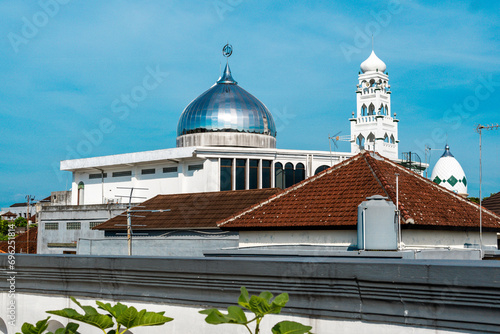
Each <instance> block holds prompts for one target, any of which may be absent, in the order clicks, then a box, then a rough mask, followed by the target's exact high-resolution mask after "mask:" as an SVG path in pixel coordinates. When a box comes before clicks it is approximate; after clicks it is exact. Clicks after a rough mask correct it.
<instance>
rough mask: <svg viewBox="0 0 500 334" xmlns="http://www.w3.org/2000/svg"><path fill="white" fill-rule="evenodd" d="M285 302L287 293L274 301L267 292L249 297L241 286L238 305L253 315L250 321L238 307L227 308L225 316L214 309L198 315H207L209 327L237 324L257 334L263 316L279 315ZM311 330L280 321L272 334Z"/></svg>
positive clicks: (302, 333)
mask: <svg viewBox="0 0 500 334" xmlns="http://www.w3.org/2000/svg"><path fill="white" fill-rule="evenodd" d="M287 302H288V294H287V293H282V294H280V295H278V296H276V298H274V299H273V294H272V293H270V292H268V291H264V292H261V293H260V295H258V296H249V294H248V291H247V289H246V288H245V287H244V286H242V287H241V294H240V297H239V298H238V304H239V305H240V306H241V307H244V308H245V309H247V310H249V311H251V312H252V313H253V314H254V317H253V318H252V319H250V320H248V319H247V317H246V315H245V313H244V312H243V309H242V308H240V307H239V306H229V307H228V308H227V314H224V313H222V312H220V311H219V310H218V309H215V308H212V309H206V310H202V311H200V313H201V314H206V315H207V316H206V318H205V321H206V322H207V323H209V324H211V325H220V324H237V325H242V326H245V327H246V328H247V330H248V332H249V333H251V334H253V333H254V334H259V333H260V323H261V321H262V319H263V318H264V316H266V315H267V314H279V313H280V312H281V309H282V308H283V307H284V306H285V305H286V303H287ZM254 321H255V331H254V332H252V330H251V329H250V327H249V326H248V324H249V323H251V322H254ZM311 329H312V327H310V326H304V325H302V324H300V323H298V322H294V321H282V322H279V323H277V324H276V325H275V326H274V327H273V328H272V332H273V334H285V333H286V334H306V333H310V330H311Z"/></svg>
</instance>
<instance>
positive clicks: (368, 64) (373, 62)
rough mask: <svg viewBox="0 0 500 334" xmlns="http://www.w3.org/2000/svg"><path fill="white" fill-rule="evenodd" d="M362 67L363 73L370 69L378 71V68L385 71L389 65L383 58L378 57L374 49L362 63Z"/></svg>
mask: <svg viewBox="0 0 500 334" xmlns="http://www.w3.org/2000/svg"><path fill="white" fill-rule="evenodd" d="M360 68H361V71H362V72H363V73H365V72H368V71H377V70H378V71H379V72H385V69H386V68H387V66H386V65H385V63H384V62H383V61H382V60H380V58H379V57H377V55H376V54H375V52H374V51H372V53H371V54H370V57H368V58H367V59H366V60H365V61H364V62H362V63H361V66H360Z"/></svg>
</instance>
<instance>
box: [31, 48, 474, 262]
mask: <svg viewBox="0 0 500 334" xmlns="http://www.w3.org/2000/svg"><path fill="white" fill-rule="evenodd" d="M231 53H232V48H231V46H230V45H226V46H225V47H224V49H223V54H224V55H225V56H226V57H229V56H230V55H231ZM360 70H361V71H360V72H359V74H358V83H357V85H356V89H355V94H356V111H355V112H353V113H352V114H351V115H350V116H351V117H350V118H348V121H349V123H350V130H351V131H350V132H351V133H350V135H347V136H344V137H346V138H342V140H347V141H349V142H350V143H351V151H350V152H331V151H314V150H293V149H279V148H277V147H276V146H277V145H276V143H277V135H278V134H277V131H276V123H275V121H274V118H273V115H272V114H271V112H270V111H269V109H268V108H267V107H266V106H265V105H264V103H262V102H261V101H260V100H259V99H258V98H256V97H255V96H254V95H252V94H250V93H249V92H247V91H246V90H245V89H243V88H242V87H241V86H240V85H239V84H238V82H237V81H236V80H235V77H233V74H232V72H231V69H230V67H229V61H228V62H227V63H226V66H225V69H224V71H223V72H222V74H221V76H220V77H219V79H218V80H217V81H216V82H215V84H214V85H213V86H212V87H210V88H209V89H208V90H207V91H205V92H204V93H202V94H201V95H199V96H198V97H196V98H195V99H194V100H193V101H192V102H191V103H189V104H188V105H187V107H186V108H185V109H184V111H183V112H182V113H181V114H180V118H179V122H178V124H177V139H176V147H175V148H166V149H161V150H155V151H144V152H134V153H126V154H117V155H109V156H100V157H92V158H85V159H74V160H65V161H61V170H63V171H69V172H71V173H72V175H73V179H72V186H71V190H70V191H68V192H54V193H52V195H51V203H49V204H47V205H43V206H42V208H41V209H40V210H39V212H38V214H37V216H38V220H37V221H38V222H39V232H38V236H39V241H38V248H37V252H38V253H40V254H47V253H52V254H60V253H62V252H66V253H68V254H70V253H75V251H76V247H77V244H79V242H77V240H82V238H87V239H89V240H90V239H92V240H94V239H96V238H102V237H103V234H102V231H97V230H94V229H93V228H94V227H95V226H97V225H99V224H101V223H103V222H104V221H108V220H109V219H111V218H113V217H115V216H116V215H119V214H120V213H122V212H123V211H124V210H125V209H126V207H125V203H128V201H129V198H128V196H130V195H131V194H132V191H131V188H133V189H134V190H133V197H131V202H132V203H139V202H144V201H147V200H149V199H152V198H153V197H155V196H157V195H181V194H186V195H187V194H191V193H198V194H200V193H208V192H210V193H212V192H219V191H229V190H254V189H255V190H258V189H267V188H281V189H285V188H289V187H291V186H293V185H294V184H296V183H298V182H301V181H303V180H305V179H307V178H309V177H311V176H313V175H316V174H318V173H319V172H321V171H323V170H325V169H327V168H329V167H331V166H333V165H336V164H339V163H341V162H343V161H345V160H347V159H349V158H351V157H353V156H355V155H357V154H359V153H360V152H362V151H374V152H377V153H378V154H380V155H381V156H383V157H385V158H388V159H390V160H391V161H393V162H395V163H398V164H402V165H404V166H405V161H403V160H400V159H398V155H399V152H398V145H399V137H398V124H399V120H398V119H397V118H396V113H395V112H394V111H393V110H392V107H391V94H392V92H391V89H390V88H391V86H390V84H389V76H388V74H387V72H386V64H385V63H384V62H383V61H382V60H381V59H379V58H378V57H377V56H376V54H375V52H373V51H372V52H371V54H370V55H369V57H368V58H367V59H366V60H365V61H364V62H362V63H361V65H360ZM446 152H447V153H446ZM446 152H445V155H444V156H443V157H442V158H441V160H439V162H438V163H437V165H436V168H435V169H434V171H433V174H432V180H434V182H435V183H438V184H440V185H441V186H444V187H452V188H453V189H451V188H449V190H452V191H454V192H457V193H460V194H465V193H467V179H466V178H465V174H464V173H463V170H462V168H461V167H460V164H459V163H458V161H456V160H455V158H453V157H452V156H451V153H449V148H447V151H446ZM450 166H451V167H450ZM405 167H407V166H405ZM410 167H411V165H410ZM425 167H427V166H424V168H425ZM62 199H64V201H62ZM61 201H62V202H61Z"/></svg>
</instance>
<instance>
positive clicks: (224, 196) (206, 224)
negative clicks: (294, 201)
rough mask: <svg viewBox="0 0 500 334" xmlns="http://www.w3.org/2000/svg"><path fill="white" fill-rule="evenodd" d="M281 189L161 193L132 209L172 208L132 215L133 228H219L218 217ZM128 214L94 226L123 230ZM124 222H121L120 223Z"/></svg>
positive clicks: (236, 210) (225, 216)
mask: <svg viewBox="0 0 500 334" xmlns="http://www.w3.org/2000/svg"><path fill="white" fill-rule="evenodd" d="M281 191H282V190H281V189H276V188H274V189H255V190H236V191H217V192H205V193H192V194H176V195H158V196H155V197H153V198H152V199H150V200H147V201H145V202H144V203H142V204H141V205H140V207H135V208H133V210H159V209H170V210H171V211H169V212H141V213H136V214H135V215H138V216H144V217H133V218H132V226H134V225H143V226H137V227H133V229H134V230H163V229H192V228H217V224H216V223H217V221H219V220H221V219H224V218H227V217H230V216H232V215H234V214H235V213H237V212H240V211H241V210H243V209H245V208H248V207H250V206H252V205H254V204H256V203H259V202H261V201H262V200H264V199H266V198H268V197H269V196H272V195H274V194H277V193H279V192H281ZM126 223H127V218H126V217H125V216H116V217H114V218H112V219H110V220H108V221H106V222H104V223H102V224H100V225H97V226H96V227H94V229H97V230H124V229H126V227H125V226H123V225H126ZM117 225H121V226H117Z"/></svg>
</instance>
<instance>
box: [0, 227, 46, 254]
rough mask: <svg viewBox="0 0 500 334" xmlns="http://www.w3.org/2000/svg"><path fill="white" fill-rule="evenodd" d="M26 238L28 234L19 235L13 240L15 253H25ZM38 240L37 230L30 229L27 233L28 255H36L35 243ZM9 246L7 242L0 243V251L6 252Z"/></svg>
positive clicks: (35, 228) (34, 228)
mask: <svg viewBox="0 0 500 334" xmlns="http://www.w3.org/2000/svg"><path fill="white" fill-rule="evenodd" d="M27 237H28V233H27V232H24V233H21V234H19V235H18V236H17V237H16V238H15V239H14V240H15V245H16V253H26V248H27V244H28V243H27V242H26V240H27ZM37 239H38V228H37V227H32V228H30V233H29V253H30V254H36V243H37ZM8 247H9V244H8V242H7V241H2V242H0V250H1V251H3V252H8Z"/></svg>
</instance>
